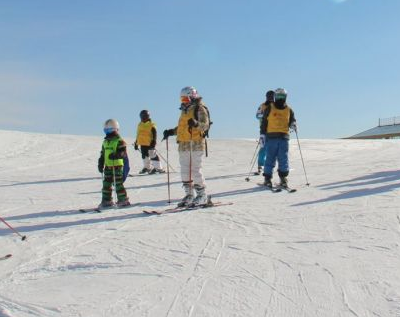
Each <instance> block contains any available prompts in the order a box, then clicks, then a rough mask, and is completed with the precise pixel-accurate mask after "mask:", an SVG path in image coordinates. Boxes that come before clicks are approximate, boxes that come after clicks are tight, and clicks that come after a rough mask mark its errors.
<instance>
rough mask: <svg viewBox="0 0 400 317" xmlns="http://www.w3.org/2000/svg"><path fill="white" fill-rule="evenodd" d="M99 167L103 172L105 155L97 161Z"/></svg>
mask: <svg viewBox="0 0 400 317" xmlns="http://www.w3.org/2000/svg"><path fill="white" fill-rule="evenodd" d="M97 169H98V170H99V172H100V173H103V170H104V159H103V157H100V158H99V161H98V163H97Z"/></svg>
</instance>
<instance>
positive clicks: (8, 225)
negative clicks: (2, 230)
mask: <svg viewBox="0 0 400 317" xmlns="http://www.w3.org/2000/svg"><path fill="white" fill-rule="evenodd" d="M0 220H1V221H2V222H3V223H4V224H5V225H6V226H7V227H8V228H10V229H11V230H12V231H13V232H14V233H16V234H17V235H19V236H20V237H21V240H22V241H24V240H26V236H23V235H22V234H20V233H19V232H18V231H17V230H15V229H14V228H13V227H11V226H10V224H9V223H8V222H7V221H5V220H4V219H3V218H1V217H0Z"/></svg>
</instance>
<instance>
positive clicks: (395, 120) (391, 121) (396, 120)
mask: <svg viewBox="0 0 400 317" xmlns="http://www.w3.org/2000/svg"><path fill="white" fill-rule="evenodd" d="M397 124H400V117H391V118H383V119H382V118H379V125H378V126H379V127H383V126H387V125H397Z"/></svg>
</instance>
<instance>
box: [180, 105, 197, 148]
mask: <svg viewBox="0 0 400 317" xmlns="http://www.w3.org/2000/svg"><path fill="white" fill-rule="evenodd" d="M195 108H196V106H194V105H192V106H190V107H189V108H188V110H187V111H185V110H182V112H181V116H180V118H179V122H178V130H177V133H176V135H177V136H176V140H177V141H178V142H190V140H192V141H200V140H202V139H203V132H202V131H201V129H200V128H196V127H193V128H192V136H190V132H189V124H188V121H189V119H191V118H192V119H195V116H194V109H195Z"/></svg>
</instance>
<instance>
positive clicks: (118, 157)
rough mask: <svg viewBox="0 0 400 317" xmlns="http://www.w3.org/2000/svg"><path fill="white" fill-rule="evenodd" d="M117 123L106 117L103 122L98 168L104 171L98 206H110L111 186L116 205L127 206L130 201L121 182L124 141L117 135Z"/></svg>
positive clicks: (111, 204)
mask: <svg viewBox="0 0 400 317" xmlns="http://www.w3.org/2000/svg"><path fill="white" fill-rule="evenodd" d="M118 132H119V123H118V121H117V120H115V119H108V120H107V121H106V122H105V123H104V133H105V134H106V136H105V138H104V141H103V145H102V147H101V152H100V158H99V161H98V169H99V172H100V173H104V177H103V189H102V199H101V203H100V205H99V208H112V207H113V206H114V202H113V199H112V188H113V185H114V186H115V191H116V193H117V199H118V201H117V206H118V207H124V206H129V205H130V202H129V199H128V197H127V194H126V190H125V187H124V184H123V169H124V158H126V157H127V152H126V143H125V141H124V140H123V139H122V138H121V137H120V136H119V134H118Z"/></svg>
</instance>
